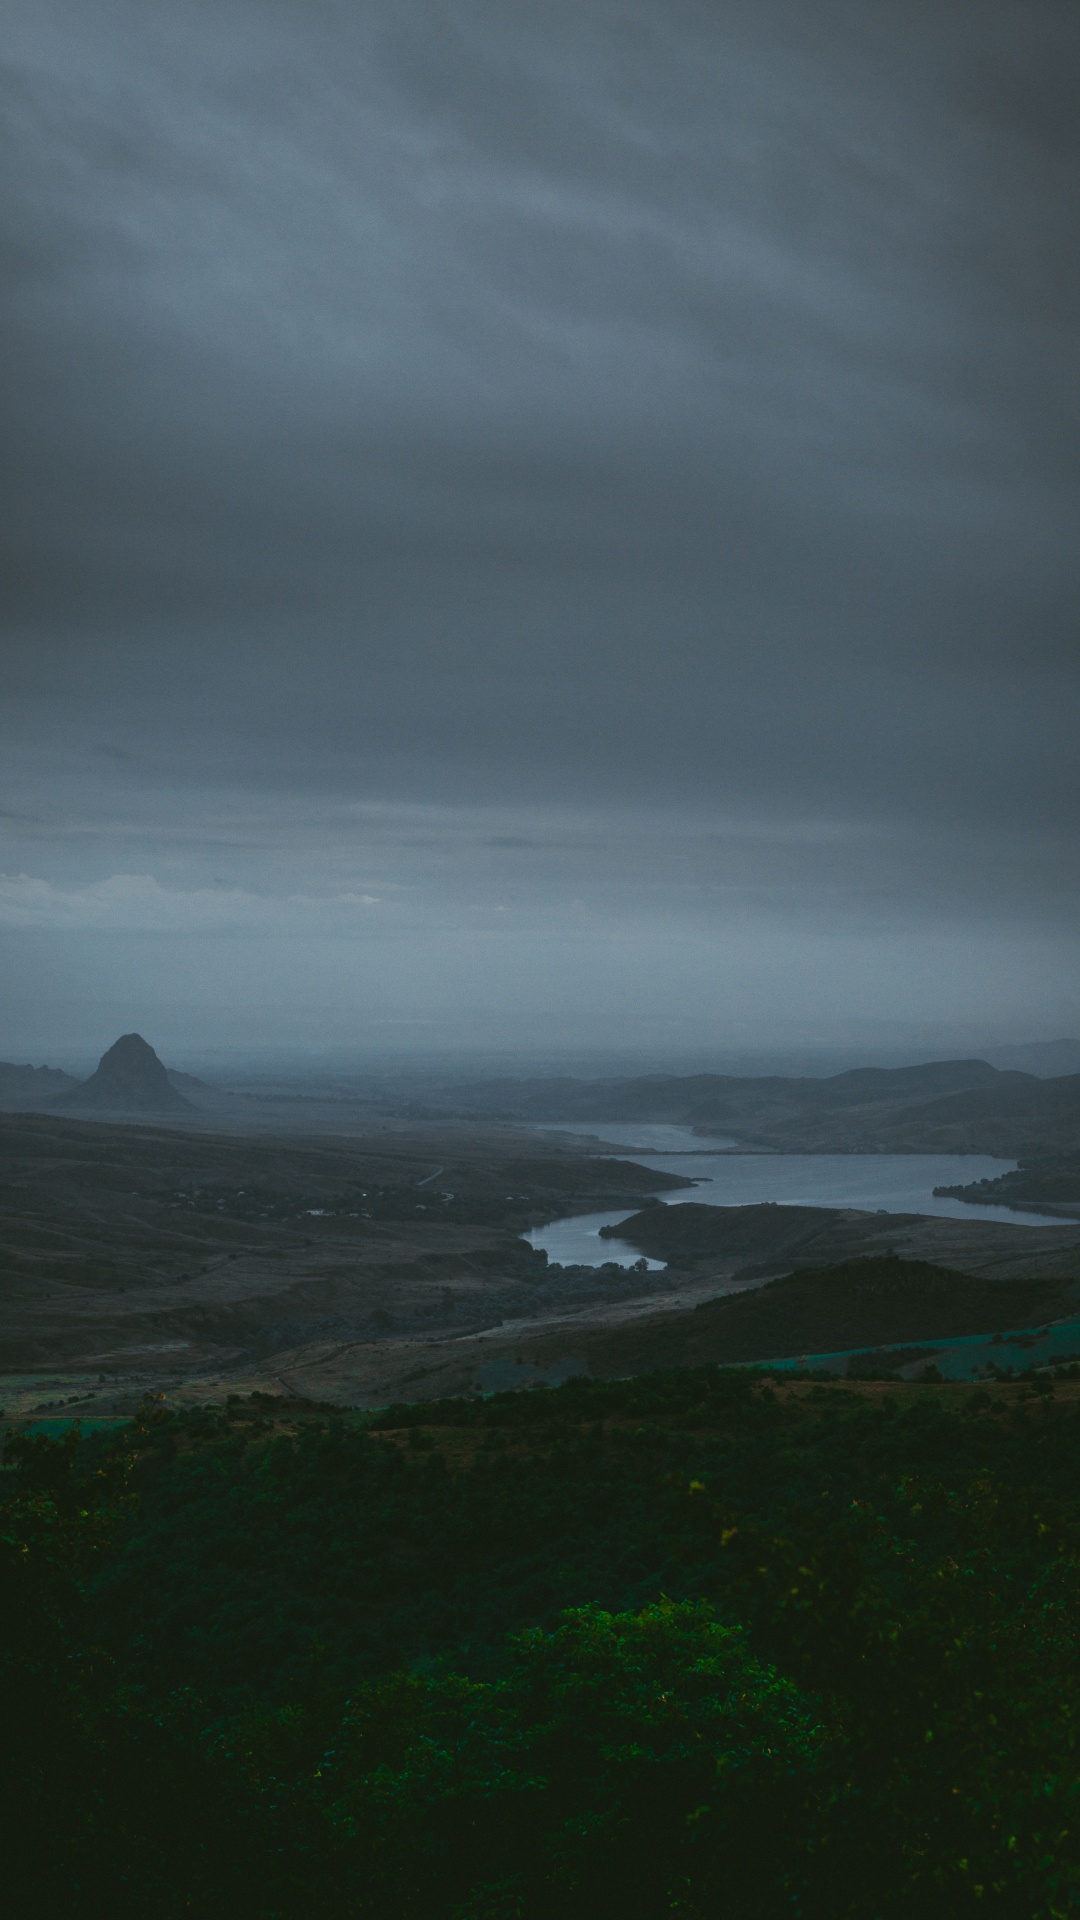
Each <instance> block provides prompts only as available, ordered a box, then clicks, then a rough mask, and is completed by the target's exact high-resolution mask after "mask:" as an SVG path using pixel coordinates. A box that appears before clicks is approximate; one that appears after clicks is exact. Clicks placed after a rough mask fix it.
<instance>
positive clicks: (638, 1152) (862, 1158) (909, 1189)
mask: <svg viewBox="0 0 1080 1920" xmlns="http://www.w3.org/2000/svg"><path fill="white" fill-rule="evenodd" d="M543 1130H544V1131H545V1132H549V1133H550V1132H558V1133H574V1134H577V1135H579V1136H580V1135H581V1134H582V1133H583V1132H585V1129H584V1128H582V1127H577V1128H574V1127H571V1126H568V1125H567V1124H566V1123H565V1122H563V1123H562V1124H561V1125H550V1124H549V1125H548V1126H546V1127H545V1128H544V1129H543ZM589 1131H590V1132H595V1135H596V1138H597V1140H598V1141H603V1143H604V1145H605V1146H607V1145H610V1146H612V1147H617V1148H619V1149H621V1151H622V1155H623V1157H624V1158H625V1159H628V1160H635V1161H636V1162H637V1163H638V1164H639V1165H640V1166H643V1167H655V1168H656V1169H657V1171H658V1172H664V1173H681V1174H685V1175H687V1176H688V1177H689V1178H690V1179H691V1180H696V1181H698V1182H700V1184H699V1185H698V1186H697V1187H679V1188H678V1189H677V1190H676V1191H675V1192H674V1193H660V1194H658V1195H657V1196H656V1197H657V1198H658V1199H659V1200H662V1201H663V1202H664V1205H665V1206H669V1207H677V1206H680V1205H685V1203H686V1202H687V1201H688V1200H697V1201H703V1202H704V1203H705V1204H706V1205H707V1206H711V1207H746V1206H751V1205H754V1204H756V1203H759V1202H761V1201H765V1200H773V1201H776V1202H777V1203H779V1204H780V1205H784V1206H801V1207H862V1208H864V1209H865V1210H866V1211H867V1212H869V1213H874V1212H880V1213H928V1214H936V1215H937V1216H938V1217H939V1218H944V1219H950V1220H996V1221H997V1222H998V1223H999V1225H1000V1224H1001V1223H1002V1222H1006V1221H1007V1222H1009V1223H1010V1224H1012V1225H1013V1226H1019V1227H1044V1226H1054V1227H1058V1226H1060V1225H1061V1220H1060V1219H1059V1218H1058V1217H1057V1216H1056V1215H1053V1214H1041V1213H1025V1212H1020V1211H1018V1210H1016V1209H1014V1208H1012V1207H985V1206H968V1205H967V1204H966V1202H965V1201H963V1200H947V1199H939V1198H937V1197H936V1196H935V1194H934V1188H935V1187H952V1186H959V1185H961V1184H965V1185H966V1184H967V1182H968V1181H971V1180H993V1179H996V1178H997V1176H998V1174H1001V1173H1009V1172H1011V1171H1012V1169H1013V1168H1014V1167H1015V1165H1016V1161H1015V1160H996V1159H992V1158H991V1157H990V1156H989V1155H988V1154H978V1153H739V1152H731V1151H730V1149H731V1148H733V1147H734V1146H735V1144H736V1143H735V1141H733V1140H715V1141H712V1140H710V1141H709V1142H708V1143H706V1142H704V1141H703V1139H702V1137H701V1135H699V1134H695V1133H694V1132H693V1131H692V1130H691V1129H690V1128H689V1127H676V1126H668V1125H659V1124H655V1123H649V1124H645V1123H643V1124H641V1125H632V1124H627V1123H625V1122H621V1121H620V1122H617V1123H616V1122H612V1124H611V1125H610V1126H609V1125H603V1126H601V1125H599V1124H596V1126H595V1127H594V1128H592V1129H590V1130H589ZM725 1149H729V1151H725ZM628 1217H629V1216H628V1214H627V1213H626V1212H624V1211H619V1212H617V1213H584V1214H577V1215H576V1216H575V1217H574V1218H573V1219H570V1220H553V1221H552V1222H551V1223H550V1224H549V1225H548V1226H546V1227H535V1228H534V1229H533V1231H532V1232H531V1233H529V1234H527V1235H526V1236H525V1237H526V1239H528V1240H529V1241H531V1243H532V1245H533V1246H534V1247H541V1248H543V1250H544V1252H545V1253H546V1254H547V1256H548V1259H549V1260H553V1261H558V1262H559V1264H560V1265H561V1266H564V1267H565V1266H582V1267H600V1266H603V1265H605V1264H606V1263H608V1262H615V1263H616V1264H617V1265H619V1266H621V1267H629V1266H633V1264H634V1263H635V1261H637V1260H639V1259H640V1258H641V1255H640V1254H639V1253H638V1251H637V1249H636V1248H634V1247H631V1246H628V1245H627V1244H626V1243H625V1242H624V1241H619V1240H601V1238H600V1229H601V1227H607V1226H614V1225H615V1224H616V1223H617V1222H618V1221H619V1220H625V1219H627V1218H628ZM648 1264H649V1266H650V1267H660V1266H661V1265H662V1264H663V1263H662V1262H661V1261H659V1260H650V1261H649V1263H648Z"/></svg>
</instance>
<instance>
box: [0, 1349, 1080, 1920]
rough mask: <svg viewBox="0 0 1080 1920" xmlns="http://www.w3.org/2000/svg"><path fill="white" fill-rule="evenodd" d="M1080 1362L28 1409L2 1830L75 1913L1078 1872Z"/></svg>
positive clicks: (770, 1902) (755, 1891) (10, 1549)
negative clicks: (63, 1436) (79, 1424)
mask: <svg viewBox="0 0 1080 1920" xmlns="http://www.w3.org/2000/svg"><path fill="white" fill-rule="evenodd" d="M1076 1394H1077V1389H1076V1388H1075V1387H1074V1385H1073V1383H1072V1382H1071V1381H1070V1382H1067V1383H1063V1384H1061V1385H1059V1387H1058V1390H1057V1395H1056V1396H1055V1395H1054V1394H1053V1393H1052V1392H1047V1391H1046V1390H1045V1385H1044V1384H1043V1383H1036V1382H1032V1383H1030V1384H1028V1385H1026V1386H1020V1387H1016V1386H1011V1387H1006V1386H995V1387H993V1388H990V1389H978V1390H975V1391H972V1390H970V1389H966V1388H937V1387H931V1386H916V1387H911V1386H907V1387H894V1386H876V1387H870V1388H867V1389H865V1390H860V1391H859V1392H855V1391H852V1390H851V1389H849V1388H845V1387H841V1386H839V1385H828V1384H824V1385H821V1384H819V1385H810V1384H808V1383H801V1384H799V1383H797V1384H795V1385H793V1386H790V1387H783V1388H774V1386H772V1385H770V1384H769V1383H767V1382H763V1381H762V1380H761V1379H760V1377H758V1376H755V1375H751V1374H739V1373H725V1372H723V1371H720V1370H717V1369H713V1368H704V1369H698V1370H696V1371H685V1372H680V1373H677V1374H669V1375H656V1376H652V1377H650V1378H648V1379H641V1380H637V1381H630V1382H621V1383H615V1384H611V1385H604V1386H598V1385H589V1384H586V1383H573V1384H571V1385H570V1386H569V1387H566V1388H563V1389H559V1390H557V1391H547V1392H540V1393H534V1394H526V1395H516V1396H506V1397H503V1398H499V1399H494V1400H491V1401H488V1402H482V1403H475V1402H446V1403H442V1404H440V1405H437V1406H433V1407H431V1406H429V1407H422V1408H421V1407H410V1408H400V1409H396V1410H391V1411H390V1412H389V1413H387V1414H385V1415H383V1416H381V1418H380V1419H379V1420H378V1421H377V1422H373V1421H372V1420H370V1419H367V1420H364V1419H360V1418H358V1417H356V1416H344V1417H343V1416H340V1415H327V1416H323V1415H320V1414H318V1413H315V1412H309V1413H306V1414H305V1413H303V1412H302V1411H299V1410H298V1411H293V1410H288V1409H286V1410H284V1411H283V1409H282V1407H281V1406H280V1404H279V1405H277V1406H275V1405H274V1404H273V1403H270V1402H267V1401H258V1400H255V1401H246V1402H237V1403H235V1404H233V1405H232V1406H230V1407H229V1408H226V1409H224V1410H221V1411H207V1412H203V1413H198V1414H186V1415H181V1416H161V1415H153V1414H148V1415H147V1416H144V1417H143V1418H142V1419H140V1421H139V1422H137V1423H136V1424H135V1426H134V1427H133V1428H132V1429H131V1430H130V1431H129V1432H128V1433H127V1434H126V1436H124V1439H123V1445H122V1447H121V1449H120V1451H119V1453H118V1452H117V1451H116V1449H115V1447H114V1448H113V1450H112V1453H111V1455H110V1452H109V1442H108V1441H107V1440H104V1439H102V1440H97V1441H94V1442H92V1443H91V1442H86V1443H83V1444H82V1445H81V1447H80V1446H79V1444H78V1443H77V1442H76V1441H68V1442H65V1443H62V1444H61V1443H55V1442H54V1443H48V1442H43V1441H34V1440H23V1441H17V1442H16V1443H15V1446H14V1451H13V1454H12V1458H11V1466H10V1470H9V1472H8V1474H7V1475H6V1476H5V1477H4V1480H5V1486H4V1493H5V1506H4V1524H3V1554H4V1556H5V1557H4V1561H3V1573H4V1584H3V1588H2V1592H3V1607H4V1619H3V1622H2V1623H0V1624H2V1625H3V1628H4V1637H3V1641H2V1645H3V1647H4V1669H3V1673H4V1688H5V1692H6V1706H7V1715H6V1723H7V1724H8V1725H17V1726H19V1727H21V1728H24V1729H27V1732H26V1734H24V1737H23V1739H22V1740H21V1742H19V1743H13V1742H10V1741H9V1742H8V1743H7V1748H6V1752H5V1757H4V1762H3V1766H4V1769H5V1770H6V1774H7V1778H6V1779H5V1780H4V1781H2V1782H0V1787H2V1789H3V1791H2V1793H0V1806H2V1807H3V1809H4V1812H3V1815H2V1818H3V1819H4V1821H5V1823H6V1825H7V1827H8V1835H7V1846H8V1854H7V1858H8V1860H9V1862H14V1863H16V1865H17V1868H18V1872H21V1873H22V1874H24V1875H26V1874H29V1875H30V1876H31V1878H32V1880H33V1882H34V1887H33V1891H34V1897H35V1900H36V1909H37V1911H39V1912H42V1913H47V1914H54V1913H55V1914H57V1915H59V1914H65V1915H66V1914H68V1913H71V1912H75V1911H78V1912H79V1913H80V1914H82V1913H86V1914H89V1915H96V1914H98V1913H101V1914H102V1915H104V1914H105V1913H108V1914H109V1915H110V1916H112V1915H127V1914H131V1915H133V1916H134V1915H142V1914H146V1915H149V1914H150V1913H151V1912H153V1913H154V1914H155V1915H157V1914H161V1913H165V1914H172V1913H174V1912H175V1913H177V1914H181V1913H188V1912H198V1913H199V1914H200V1915H201V1914H208V1915H217V1914H219V1913H221V1914H225V1913H228V1914H230V1915H243V1916H251V1917H252V1920H255V1917H256V1916H258V1917H259V1920H262V1916H266V1917H267V1920H270V1917H271V1916H277V1915H280V1916H282V1920H292V1916H307V1915H308V1914H311V1915H313V1916H314V1915H315V1914H316V1913H317V1914H319V1915H320V1916H328V1917H329V1920H335V1917H336V1916H341V1920H344V1916H346V1915H349V1916H353V1915H356V1916H366V1915H372V1916H375V1915H378V1916H379V1920H383V1916H386V1920H398V1916H401V1920H406V1916H408V1920H412V1916H413V1915H415V1916H417V1920H419V1916H420V1915H421V1914H423V1915H424V1916H429V1917H430V1920H458V1917H460V1920H482V1917H483V1920H487V1917H488V1916H491V1917H492V1920H493V1917H494V1916H503V1915H507V1916H508V1915H517V1916H521V1920H533V1917H534V1916H535V1920H555V1916H560V1920H561V1916H563V1915H568V1916H571V1920H577V1916H579V1915H580V1916H581V1920H584V1916H585V1915H589V1916H593V1915H596V1916H601V1917H602V1920H606V1917H607V1916H609V1915H610V1916H611V1920H615V1916H616V1915H618V1916H620V1920H622V1917H623V1916H626V1915H629V1916H633V1917H634V1920H653V1916H656V1917H657V1920H659V1916H661V1915H668V1914H674V1913H678V1914H680V1915H693V1916H699V1915H700V1916H702V1920H704V1916H705V1915H710V1916H711V1915H713V1914H728V1913H730V1914H732V1915H734V1916H743V1915H745V1916H757V1915H770V1916H771V1915H773V1914H776V1915H779V1914H782V1913H784V1914H790V1913H795V1914H802V1915H806V1916H814V1920H825V1916H826V1915H828V1916H830V1920H831V1917H832V1916H843V1915H850V1916H859V1917H860V1920H861V1917H862V1916H865V1917H866V1920H874V1917H875V1916H882V1920H892V1917H893V1916H896V1920H900V1916H903V1917H904V1920H908V1916H909V1915H910V1914H912V1913H914V1912H918V1913H920V1914H924V1913H925V1914H929V1915H931V1916H938V1915H940V1916H942V1920H944V1916H946V1915H949V1916H951V1915H953V1914H957V1913H966V1912H968V1911H969V1910H970V1911H971V1912H972V1913H975V1912H978V1913H986V1912H990V1913H996V1914H1002V1915H1008V1916H1010V1920H1011V1917H1012V1916H1016V1920H1021V1916H1022V1917H1023V1920H1030V1916H1034V1915H1046V1916H1048V1917H1049V1916H1052V1915H1057V1914H1066V1913H1071V1912H1072V1911H1073V1910H1074V1909H1075V1904H1076V1899H1077V1894H1078V1888H1080V1833H1078V1832H1077V1829H1076V1822H1075V1807H1076V1799H1077V1764H1076V1730H1077V1727H1078V1726H1080V1678H1078V1675H1080V1662H1078V1660H1077V1654H1078V1652H1080V1648H1078V1646H1077V1619H1078V1614H1077V1602H1078V1600H1080V1590H1078V1566H1080V1493H1078V1488H1080V1474H1078V1471H1077V1469H1078V1467H1080V1398H1078V1397H1075V1396H1076ZM95 1648H97V1649H98V1651H96V1652H95V1651H93V1649H95ZM9 1878H10V1875H9Z"/></svg>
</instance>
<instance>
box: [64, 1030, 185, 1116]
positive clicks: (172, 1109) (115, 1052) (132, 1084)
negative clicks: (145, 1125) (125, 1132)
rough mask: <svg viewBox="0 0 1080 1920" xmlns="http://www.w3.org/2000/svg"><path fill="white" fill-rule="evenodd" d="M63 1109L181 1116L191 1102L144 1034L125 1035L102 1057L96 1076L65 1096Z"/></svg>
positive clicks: (93, 1075) (93, 1074) (92, 1075)
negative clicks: (94, 1108) (180, 1092)
mask: <svg viewBox="0 0 1080 1920" xmlns="http://www.w3.org/2000/svg"><path fill="white" fill-rule="evenodd" d="M64 1105H65V1106H66V1107H98V1108H105V1107H111V1108H113V1109H114V1110H115V1111H116V1112H118V1113H120V1112H123V1113H178V1112H181V1111H183V1110H184V1109H186V1108H187V1107H188V1106H189V1105H190V1102H189V1101H187V1100H185V1099H184V1097H183V1095H182V1094H179V1093H177V1091H176V1088H175V1087H174V1086H173V1085H172V1083H171V1081H170V1079H169V1076H168V1074H167V1072H166V1071H165V1068H164V1067H163V1066H162V1064H161V1061H160V1060H159V1059H158V1057H157V1054H156V1053H155V1052H154V1049H153V1047H151V1046H149V1045H148V1043H147V1042H146V1041H145V1040H144V1039H143V1037H142V1034H141V1033H125V1034H121V1036H120V1039H119V1040H117V1042H116V1044H115V1045H114V1046H111V1047H110V1048H109V1050H108V1052H107V1053H103V1054H102V1056H101V1059H100V1060H99V1062H98V1066H97V1071H96V1073H92V1074H91V1075H90V1078H89V1080H84V1081H83V1083H82V1085H81V1086H80V1087H76V1088H75V1089H74V1091H73V1092H71V1093H69V1094H67V1095H66V1096H65V1099H64Z"/></svg>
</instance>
